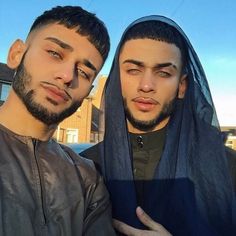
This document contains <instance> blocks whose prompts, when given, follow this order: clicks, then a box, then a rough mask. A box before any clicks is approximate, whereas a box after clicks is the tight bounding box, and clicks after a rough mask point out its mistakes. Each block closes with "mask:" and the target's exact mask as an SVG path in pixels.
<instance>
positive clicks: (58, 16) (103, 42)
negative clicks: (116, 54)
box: [29, 6, 110, 61]
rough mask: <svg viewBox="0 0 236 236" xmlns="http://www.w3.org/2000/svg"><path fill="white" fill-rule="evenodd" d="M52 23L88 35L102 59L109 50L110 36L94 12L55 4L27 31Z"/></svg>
mask: <svg viewBox="0 0 236 236" xmlns="http://www.w3.org/2000/svg"><path fill="white" fill-rule="evenodd" d="M52 23H57V24H60V25H63V26H65V27H67V28H68V29H73V28H76V30H77V31H76V32H77V33H79V34H80V35H82V36H86V37H88V40H89V41H90V42H91V43H92V44H93V45H94V46H95V47H96V49H97V50H98V51H99V52H100V54H101V56H102V58H103V60H104V61H105V60H106V58H107V56H108V53H109V50H110V38H109V35H108V32H107V29H106V27H105V25H104V23H103V22H102V21H101V20H100V19H98V18H97V17H96V16H95V14H93V13H90V12H88V11H86V10H84V9H83V8H81V7H79V6H57V7H54V8H52V9H51V10H48V11H45V12H44V13H43V14H42V15H40V16H39V17H37V18H36V20H35V21H34V23H33V25H32V26H31V28H30V32H29V33H31V32H32V31H34V30H36V29H38V28H40V27H42V26H45V25H48V24H52Z"/></svg>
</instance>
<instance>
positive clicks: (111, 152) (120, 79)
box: [82, 16, 236, 236]
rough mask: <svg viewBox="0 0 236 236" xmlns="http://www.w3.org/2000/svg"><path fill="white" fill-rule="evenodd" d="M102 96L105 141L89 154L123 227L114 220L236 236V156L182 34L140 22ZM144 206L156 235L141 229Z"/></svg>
mask: <svg viewBox="0 0 236 236" xmlns="http://www.w3.org/2000/svg"><path fill="white" fill-rule="evenodd" d="M104 96H105V98H104V105H105V106H104V107H105V117H104V122H105V133H104V140H103V142H101V143H99V144H98V145H96V146H94V147H92V148H90V149H88V150H86V151H85V152H83V153H82V155H83V156H85V157H88V158H91V159H93V160H94V161H95V162H96V164H97V167H98V169H100V171H101V173H102V174H103V176H104V178H105V182H106V185H107V188H108V190H109V192H110V196H111V201H112V207H113V217H114V218H115V219H118V220H119V221H123V222H124V223H125V224H122V223H121V222H117V223H116V225H117V227H118V228H119V230H120V231H121V232H123V233H125V234H127V235H133V234H132V233H134V232H136V233H137V232H139V233H140V235H141V234H142V233H143V234H142V235H145V234H144V233H147V235H159V234H158V229H157V228H158V224H157V223H155V222H158V223H160V224H161V225H163V226H164V227H165V228H166V229H167V230H168V231H169V232H170V233H171V234H173V235H174V236H178V235H179V236H183V235H188V236H190V235H196V236H199V235H207V236H211V235H212V236H213V235H214V236H216V235H222V236H223V235H227V236H229V235H236V231H235V224H236V218H235V214H236V209H235V183H236V181H235V180H236V177H235V175H236V168H235V166H236V165H235V163H236V159H235V157H236V155H235V152H233V150H230V149H227V148H226V147H225V146H224V143H223V141H222V136H221V132H220V127H219V123H218V120H217V116H216V111H215V108H214V105H213V101H212V98H211V93H210V90H209V86H208V83H207V79H206V76H205V73H204V71H203V68H202V66H201V63H200V61H199V59H198V56H197V54H196V52H195V51H194V49H193V47H192V45H191V43H190V41H189V39H188V38H187V36H186V35H185V34H184V32H183V31H182V29H181V28H180V27H179V26H178V25H177V24H176V23H175V22H173V21H172V20H171V19H168V18H166V17H163V16H148V17H144V18H141V19H138V20H137V21H135V22H134V23H132V24H131V25H130V26H129V27H128V28H127V29H126V31H125V32H124V34H123V36H122V38H121V41H120V44H119V46H118V48H117V51H116V55H115V58H114V61H113V64H112V68H111V71H110V74H109V76H108V80H107V82H106V85H105V92H104ZM98 153H99V154H100V155H98ZM137 206H141V207H142V208H143V209H144V211H145V212H146V213H147V214H148V215H149V216H150V217H151V218H152V219H153V220H154V221H155V222H153V221H150V219H149V224H146V225H147V226H149V227H147V228H149V229H150V230H151V231H149V232H148V231H143V230H144V229H145V227H144V226H143V225H142V224H141V222H140V221H139V219H138V218H137V216H136V214H135V211H136V208H137ZM137 213H138V216H139V218H140V215H142V213H141V211H140V208H138V209H137ZM150 222H151V224H150ZM128 225H130V226H132V227H134V228H137V229H134V228H132V227H129V226H128ZM155 227H157V228H156V229H155ZM138 228H139V229H140V231H139V230H138ZM147 228H146V229H147ZM149 233H150V234H149ZM151 233H153V234H151ZM155 233H156V234H155ZM166 233H167V232H166Z"/></svg>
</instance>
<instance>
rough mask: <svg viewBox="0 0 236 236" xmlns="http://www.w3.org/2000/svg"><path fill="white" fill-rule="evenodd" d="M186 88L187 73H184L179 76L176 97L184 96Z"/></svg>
mask: <svg viewBox="0 0 236 236" xmlns="http://www.w3.org/2000/svg"><path fill="white" fill-rule="evenodd" d="M186 89H187V74H184V75H182V76H181V77H180V81H179V90H178V98H180V99H182V98H184V95H185V92H186Z"/></svg>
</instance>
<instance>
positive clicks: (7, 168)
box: [0, 125, 115, 236]
mask: <svg viewBox="0 0 236 236" xmlns="http://www.w3.org/2000/svg"><path fill="white" fill-rule="evenodd" d="M0 145H1V146H0V235H1V236H3V235H4V236H16V235H17V236H34V235H43V236H46V235H50V236H54V235H55V236H70V235H76V236H79V235H86V236H90V235H91V236H94V235H97V236H100V235H101V236H103V235H104V236H107V235H109V236H110V235H115V233H114V230H113V228H112V224H111V211H110V203H109V195H108V192H107V190H106V188H105V187H104V184H103V181H102V179H101V177H100V176H99V175H98V174H97V173H96V171H95V169H94V166H93V163H92V162H90V161H88V160H86V159H84V158H80V157H78V156H77V155H76V154H74V153H73V152H72V151H71V150H70V149H69V148H67V147H64V146H61V145H59V144H58V143H56V142H55V141H53V140H50V141H47V142H42V141H38V140H35V139H32V138H29V137H24V136H20V135H17V134H14V133H12V132H11V131H9V130H8V129H6V128H5V127H3V126H1V125H0Z"/></svg>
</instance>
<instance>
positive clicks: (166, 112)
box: [123, 95, 177, 132]
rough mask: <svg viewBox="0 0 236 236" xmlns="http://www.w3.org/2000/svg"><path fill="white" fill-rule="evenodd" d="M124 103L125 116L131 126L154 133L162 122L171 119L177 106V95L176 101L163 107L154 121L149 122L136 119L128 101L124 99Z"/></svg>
mask: <svg viewBox="0 0 236 236" xmlns="http://www.w3.org/2000/svg"><path fill="white" fill-rule="evenodd" d="M123 101H124V109H125V115H126V118H127V119H128V121H129V122H130V123H131V125H132V126H133V127H134V128H136V129H138V130H140V131H144V132H148V131H152V130H153V129H154V128H155V127H156V126H157V125H158V124H160V122H162V121H163V120H165V119H166V118H168V117H170V115H171V114H172V113H173V111H174V109H175V106H176V101H177V95H176V96H175V98H174V99H172V100H171V101H169V102H168V103H165V104H164V105H163V108H162V110H161V111H160V113H159V114H157V115H156V117H155V118H154V119H152V120H147V121H144V120H139V119H136V118H135V117H134V116H133V114H132V112H131V110H130V109H129V108H128V106H127V100H126V99H125V98H124V99H123Z"/></svg>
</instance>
